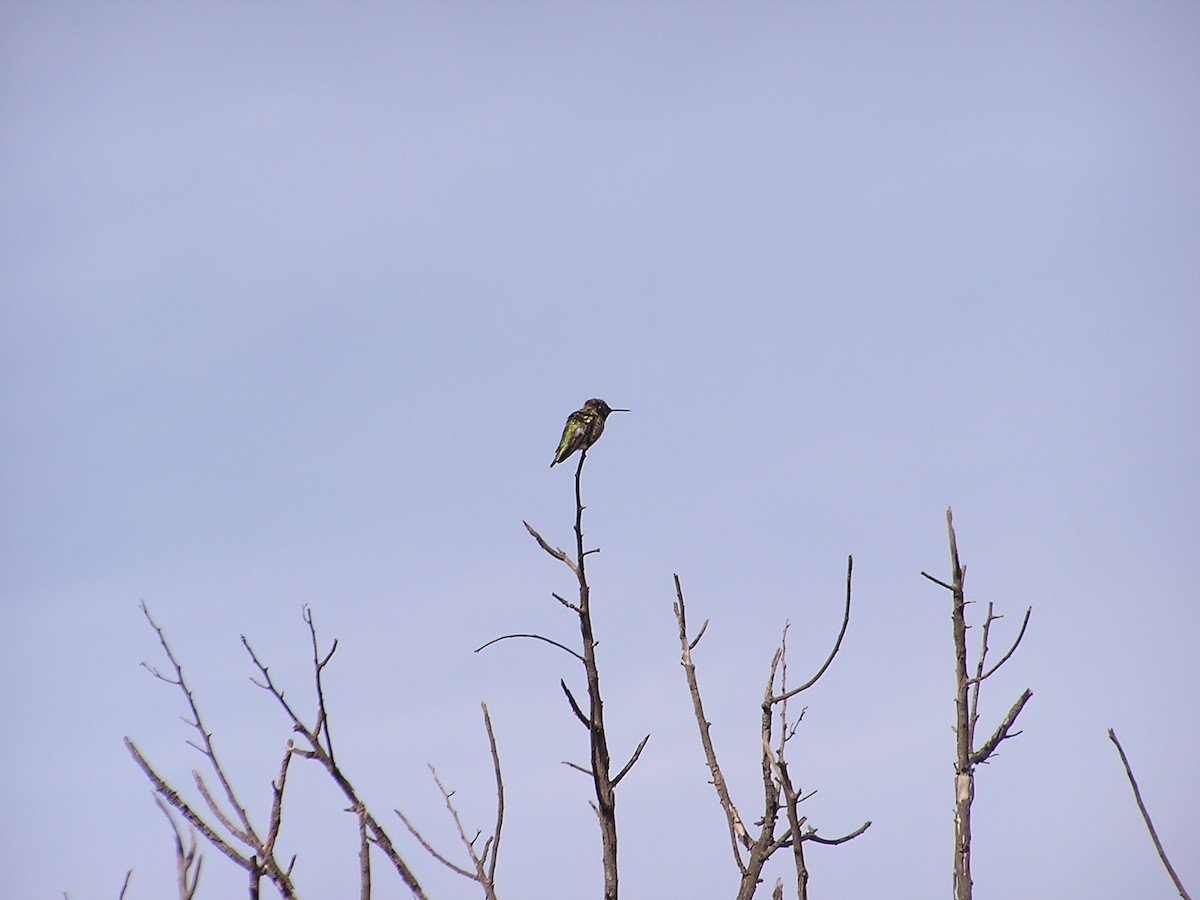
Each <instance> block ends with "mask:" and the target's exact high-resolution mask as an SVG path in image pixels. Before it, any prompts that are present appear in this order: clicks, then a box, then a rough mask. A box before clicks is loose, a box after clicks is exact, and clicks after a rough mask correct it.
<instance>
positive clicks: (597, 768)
mask: <svg viewBox="0 0 1200 900" xmlns="http://www.w3.org/2000/svg"><path fill="white" fill-rule="evenodd" d="M586 459H587V448H586V447H584V448H582V450H581V452H580V454H579V465H578V466H576V468H575V555H574V556H572V555H570V554H569V553H567V552H566V551H565V550H560V549H558V548H556V547H551V546H550V544H548V543H547V542H546V541H545V540H544V539H543V538H542V536H541V535H540V534H538V532H537V531H536V530H535V529H534V528H533V526H531V525H530V524H529V523H528V522H525V523H524V525H525V528H526V529H527V530H528V531H529V533H530V535H532V536H533V539H534V540H536V541H537V543H538V546H540V547H541V548H542V549H543V550H545V551H546V552H547V553H548V554H550V555H551V556H553V557H554V558H555V559H557V560H558V561H559V562H561V563H562V564H563V565H565V566H566V567H567V568H568V569H570V570H571V572H572V574H574V576H575V579H576V581H577V582H578V585H579V599H578V600H577V601H575V602H572V601H570V600H567V599H565V598H564V597H561V596H560V595H558V594H552V596H553V597H554V599H555V600H557V601H558V602H559V603H561V604H562V605H563V606H564V607H566V608H567V609H569V610H571V611H572V612H573V613H575V615H576V616H577V618H578V620H579V637H580V644H581V647H580V650H578V651H576V650H572V649H571V648H569V647H567V646H566V645H565V644H562V643H561V642H559V641H556V640H553V639H551V638H548V637H545V636H543V635H540V634H506V635H503V636H501V637H498V638H494V639H493V640H490V641H488V642H487V643H486V644H484V645H483V646H482V647H480V648H478V650H476V651H475V652H476V653H478V652H479V651H480V650H483V649H484V648H486V647H490V646H491V645H492V644H495V643H497V642H499V641H503V640H508V639H510V638H532V639H534V640H539V641H543V642H545V643H547V644H551V645H553V646H555V647H557V648H558V649H560V650H562V651H564V652H566V653H568V654H570V656H572V657H573V658H574V659H575V660H576V661H578V662H579V663H580V664H581V665H582V666H583V670H584V677H585V679H586V682H587V711H586V712H585V711H584V709H583V707H582V706H581V705H580V704H579V701H578V700H576V698H575V695H574V693H572V691H571V688H570V687H569V686H568V685H567V682H566V680H562V681H560V682H559V685H560V686H561V687H562V690H563V693H564V694H565V695H566V699H567V703H568V704H569V705H570V707H571V712H572V713H573V714H574V716H575V718H576V719H578V720H579V722H580V724H582V725H583V727H584V728H586V729H587V732H588V746H589V751H590V755H591V762H590V765H588V766H581V765H577V764H576V763H571V762H568V763H566V765H568V766H570V767H571V768H573V769H577V770H578V771H580V772H583V773H584V774H585V775H587V776H589V777H590V778H591V779H592V785H593V788H594V791H595V797H596V799H595V802H594V803H593V804H592V809H593V810H594V811H595V813H596V817H597V819H598V820H599V823H600V841H601V852H602V859H603V863H604V900H617V886H618V877H617V795H616V787H617V785H618V784H620V783H621V780H622V779H623V778H624V777H625V776H626V775H628V774H629V771H630V769H632V768H633V765H634V763H636V762H637V760H638V757H639V756H641V754H642V750H643V749H645V747H646V742H647V741H649V740H650V735H646V736H645V737H644V738H642V741H641V743H639V744H638V746H637V749H635V750H634V751H633V754H632V755H631V756H630V758H629V761H628V762H626V763H625V765H623V766H622V767H621V768H620V769H619V770H618V771H617V773H616V774H615V775H614V774H613V773H612V760H611V758H610V756H609V749H608V735H607V733H606V731H605V726H604V701H603V699H602V698H601V696H600V670H599V667H598V665H597V663H596V644H597V641H596V637H595V631H594V629H593V628H592V612H591V609H592V607H591V593H590V591H589V589H588V582H587V572H586V568H585V562H586V559H587V557H588V556H589V555H590V554H592V553H599V552H600V551H599V549H598V548H593V549H591V550H585V549H584V541H583V511H584V509H585V508H586V507H584V505H583V497H582V493H581V489H580V483H581V480H582V475H583V464H584V461H585V460H586Z"/></svg>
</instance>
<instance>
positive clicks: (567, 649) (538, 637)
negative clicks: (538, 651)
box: [475, 634, 585, 663]
mask: <svg viewBox="0 0 1200 900" xmlns="http://www.w3.org/2000/svg"><path fill="white" fill-rule="evenodd" d="M512 638H532V639H533V640H535V641H545V642H546V643H547V644H551V645H553V646H555V647H557V648H558V649H559V650H562V651H564V652H566V653H570V654H571V655H572V656H573V657H575V658H576V659H577V660H579V661H580V662H581V663H582V662H585V660H584V658H583V657H582V656H580V655H579V654H578V653H576V652H575V651H574V650H572V649H571V648H570V647H567V646H565V645H563V644H560V643H559V642H558V641H555V640H551V639H550V638H548V637H544V636H542V635H540V634H505V635H501V636H500V637H498V638H492V639H491V640H490V641H488V642H487V643H486V644H484V645H483V646H482V647H478V648H476V650H475V652H476V653H478V652H480V651H481V650H486V649H487V648H488V647H490V646H492V644H498V643H500V642H501V641H507V640H511V639H512Z"/></svg>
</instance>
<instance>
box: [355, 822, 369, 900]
mask: <svg viewBox="0 0 1200 900" xmlns="http://www.w3.org/2000/svg"><path fill="white" fill-rule="evenodd" d="M350 812H353V813H354V814H355V816H356V817H357V818H358V896H359V900H371V843H370V840H369V839H368V837H367V809H366V807H365V806H362V805H361V804H360V805H359V806H356V807H351V808H350Z"/></svg>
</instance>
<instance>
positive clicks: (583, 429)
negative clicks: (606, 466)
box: [550, 398, 629, 468]
mask: <svg viewBox="0 0 1200 900" xmlns="http://www.w3.org/2000/svg"><path fill="white" fill-rule="evenodd" d="M615 412H629V410H627V409H613V408H612V407H611V406H609V405H608V404H607V403H605V402H604V401H603V400H597V399H595V398H593V399H591V400H589V401H588V402H587V403H585V404H583V406H582V408H580V409H577V410H575V412H573V413H571V414H570V415H569V416H567V424H566V426H565V427H564V428H563V433H562V440H561V441H559V442H558V451H557V452H556V453H555V454H554V461H553V462H551V463H550V468H554V466H555V464H556V463H560V462H562V461H563V460H564V459H566V458H567V457H568V456H570V455H571V454H572V453H574V452H575V451H576V450H584V451H586V450H587V449H588V447H590V446H592V444H594V443H596V441H598V440H600V435H602V434H604V420H605V419H607V418H608V414H609V413H615Z"/></svg>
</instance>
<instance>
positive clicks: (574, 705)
mask: <svg viewBox="0 0 1200 900" xmlns="http://www.w3.org/2000/svg"><path fill="white" fill-rule="evenodd" d="M558 684H559V687H561V688H562V690H563V693H564V694H566V695H567V703H569V704H570V705H571V712H573V713H575V718H577V719H578V720H579V721H580V723H581V724H582V725H583V727H584V728H591V727H592V723H591V722H589V721H588V717H587V716H585V715H584V714H583V710H582V709H580V708H579V702H578V701H577V700H576V699H575V695H574V694H572V693H571V689H570V688H569V687H567V683H566V681H564V680H563V679H561V678H560V679H559V680H558Z"/></svg>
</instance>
